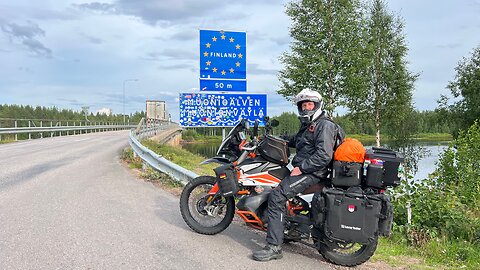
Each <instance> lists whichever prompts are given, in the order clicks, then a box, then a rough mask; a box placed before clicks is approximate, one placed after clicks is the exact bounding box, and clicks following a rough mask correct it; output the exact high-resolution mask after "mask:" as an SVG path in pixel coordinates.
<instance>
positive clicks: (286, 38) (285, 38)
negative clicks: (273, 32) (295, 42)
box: [270, 36, 291, 46]
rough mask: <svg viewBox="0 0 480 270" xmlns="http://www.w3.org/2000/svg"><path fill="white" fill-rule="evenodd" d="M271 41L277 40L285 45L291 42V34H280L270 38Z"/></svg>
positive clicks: (280, 44) (281, 44) (276, 41)
mask: <svg viewBox="0 0 480 270" xmlns="http://www.w3.org/2000/svg"><path fill="white" fill-rule="evenodd" d="M270 40H271V41H273V42H275V43H276V44H277V45H278V46H285V45H287V44H289V43H290V41H291V38H290V36H283V37H282V36H280V37H274V38H270Z"/></svg>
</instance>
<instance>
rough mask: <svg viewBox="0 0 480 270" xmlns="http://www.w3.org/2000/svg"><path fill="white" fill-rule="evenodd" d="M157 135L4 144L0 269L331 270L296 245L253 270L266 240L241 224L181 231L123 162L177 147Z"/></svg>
mask: <svg viewBox="0 0 480 270" xmlns="http://www.w3.org/2000/svg"><path fill="white" fill-rule="evenodd" d="M159 127H160V126H157V127H154V128H151V126H148V125H144V126H142V125H139V127H137V128H136V129H132V130H131V131H130V130H113V131H112V130H110V131H105V132H97V133H84V134H78V133H76V134H75V135H73V133H71V134H70V135H71V136H57V137H55V136H53V137H49V138H42V139H34V140H24V141H19V142H14V143H9V144H1V145H0V168H1V171H0V220H1V225H0V228H1V229H0V269H235V268H238V269H297V268H302V269H331V267H330V265H329V264H328V263H326V262H325V261H324V260H323V259H322V257H321V255H320V254H318V252H317V251H316V250H314V249H311V248H307V247H304V246H302V245H299V244H287V245H285V247H284V259H282V260H276V261H271V262H266V263H260V262H256V261H253V260H252V259H251V258H250V255H251V250H253V249H259V248H261V247H262V246H263V245H264V239H265V235H264V233H262V232H258V231H254V230H252V229H250V228H247V227H246V226H245V225H243V224H242V223H240V222H234V223H233V224H232V225H231V226H230V227H229V228H227V229H226V230H225V231H224V232H222V233H220V234H218V235H214V236H205V235H200V234H197V233H195V232H193V231H192V230H191V229H190V228H188V226H187V225H186V224H185V223H184V221H183V219H182V217H181V214H180V212H179V200H178V197H176V196H174V195H172V194H170V193H168V192H166V191H164V190H162V189H159V188H156V187H155V186H154V185H152V184H151V183H147V182H144V181H143V180H140V179H139V178H138V177H137V176H136V175H135V174H134V173H133V172H132V171H131V170H129V169H128V168H127V167H126V166H125V165H124V164H122V161H121V160H120V154H121V153H122V150H123V149H125V148H126V147H128V144H129V141H130V144H132V143H133V140H137V141H138V140H140V139H141V138H142V137H144V136H145V137H153V138H155V139H157V140H159V141H160V142H162V143H165V142H167V141H172V140H173V141H175V140H178V134H179V131H180V130H181V128H180V127H179V126H177V125H176V124H169V125H163V127H162V128H159ZM155 158H159V157H158V156H157V157H155ZM154 165H155V164H154ZM157 165H158V164H157ZM178 167H179V166H178ZM176 173H178V172H176ZM184 175H185V177H186V179H188V177H193V176H194V175H193V176H192V175H188V172H185V174H184ZM186 181H188V180H186ZM335 269H339V268H338V267H335ZM358 269H362V268H358ZM365 269H368V268H365Z"/></svg>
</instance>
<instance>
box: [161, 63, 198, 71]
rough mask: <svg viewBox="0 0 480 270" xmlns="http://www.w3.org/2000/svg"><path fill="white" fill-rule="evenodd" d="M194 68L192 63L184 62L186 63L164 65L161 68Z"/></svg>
mask: <svg viewBox="0 0 480 270" xmlns="http://www.w3.org/2000/svg"><path fill="white" fill-rule="evenodd" d="M191 68H192V64H187V63H184V64H181V63H180V64H173V65H164V66H160V67H159V69H170V70H171V69H191Z"/></svg>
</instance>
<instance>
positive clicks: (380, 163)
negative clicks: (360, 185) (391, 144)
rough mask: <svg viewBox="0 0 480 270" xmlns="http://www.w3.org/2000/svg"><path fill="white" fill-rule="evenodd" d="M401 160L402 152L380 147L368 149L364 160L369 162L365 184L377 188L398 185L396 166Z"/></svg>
mask: <svg viewBox="0 0 480 270" xmlns="http://www.w3.org/2000/svg"><path fill="white" fill-rule="evenodd" d="M403 160H404V158H403V156H402V154H400V153H398V152H395V151H393V150H390V149H386V148H380V147H372V149H368V150H367V153H366V154H365V161H367V162H371V164H370V165H369V167H368V168H367V175H366V179H365V184H366V185H367V186H371V187H377V188H385V187H389V186H391V187H396V186H398V185H399V184H400V178H399V176H398V168H399V166H400V163H402V162H403ZM372 165H377V166H372ZM370 167H371V168H370Z"/></svg>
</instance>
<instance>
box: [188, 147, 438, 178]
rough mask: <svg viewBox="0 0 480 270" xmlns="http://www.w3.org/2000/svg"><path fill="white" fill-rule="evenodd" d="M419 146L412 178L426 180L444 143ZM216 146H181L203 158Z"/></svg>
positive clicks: (208, 155)
mask: <svg viewBox="0 0 480 270" xmlns="http://www.w3.org/2000/svg"><path fill="white" fill-rule="evenodd" d="M419 145H421V146H422V147H424V148H425V149H426V150H427V151H428V154H427V156H425V157H424V158H422V159H420V161H419V162H418V171H417V173H416V174H415V175H414V177H413V179H414V180H422V179H425V178H427V177H428V175H429V174H430V173H432V172H433V171H434V170H435V168H436V162H437V161H438V158H439V156H440V154H441V153H442V152H443V151H444V149H445V148H446V147H447V146H446V145H447V143H446V142H422V143H421V144H419ZM218 146H219V144H218V143H188V144H184V145H182V147H183V148H184V149H186V150H188V151H190V152H192V153H195V154H199V155H201V156H204V157H213V156H215V153H216V151H217V147H218ZM367 147H369V146H367Z"/></svg>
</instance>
